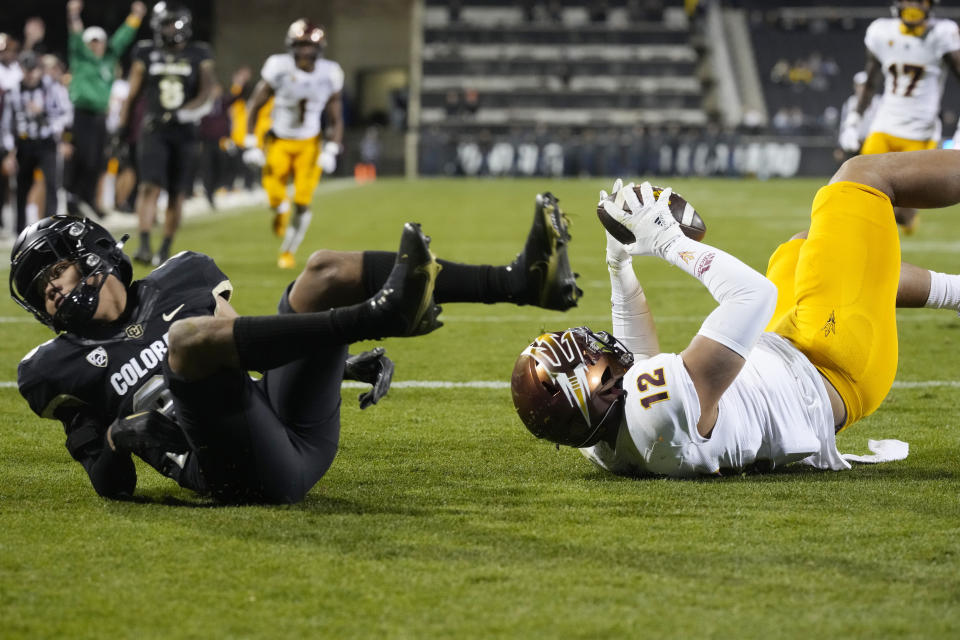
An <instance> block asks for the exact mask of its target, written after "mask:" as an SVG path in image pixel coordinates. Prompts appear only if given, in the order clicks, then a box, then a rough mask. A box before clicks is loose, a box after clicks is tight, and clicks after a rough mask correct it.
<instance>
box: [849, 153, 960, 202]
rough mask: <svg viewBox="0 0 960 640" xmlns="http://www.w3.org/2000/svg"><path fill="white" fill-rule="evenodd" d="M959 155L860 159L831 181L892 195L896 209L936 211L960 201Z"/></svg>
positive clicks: (921, 154) (861, 157)
mask: <svg viewBox="0 0 960 640" xmlns="http://www.w3.org/2000/svg"><path fill="white" fill-rule="evenodd" d="M958 176H960V153H958V152H957V151H955V150H952V149H931V150H928V151H905V152H902V153H881V154H876V155H869V156H857V157H856V158H851V159H850V160H847V161H846V162H844V163H843V165H842V166H841V167H840V169H838V170H837V172H836V173H835V174H834V175H833V178H832V179H831V180H830V182H831V183H833V182H842V181H849V182H858V183H860V184H865V185H867V186H869V187H873V188H874V189H877V190H879V191H882V192H883V193H885V194H887V196H889V198H890V201H891V202H892V203H893V206H895V207H912V208H915V209H937V208H940V207H948V206H950V205H954V204H957V203H958V202H960V179H958Z"/></svg>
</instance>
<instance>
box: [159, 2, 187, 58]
mask: <svg viewBox="0 0 960 640" xmlns="http://www.w3.org/2000/svg"><path fill="white" fill-rule="evenodd" d="M165 27H166V28H165ZM150 28H151V29H152V30H153V41H154V43H156V45H157V46H158V47H172V46H174V45H178V44H182V43H184V42H187V41H189V40H190V38H192V37H193V16H192V15H191V13H190V10H189V9H187V8H185V7H177V6H171V5H170V4H169V3H167V2H158V3H157V4H155V5H153V15H151V16H150Z"/></svg>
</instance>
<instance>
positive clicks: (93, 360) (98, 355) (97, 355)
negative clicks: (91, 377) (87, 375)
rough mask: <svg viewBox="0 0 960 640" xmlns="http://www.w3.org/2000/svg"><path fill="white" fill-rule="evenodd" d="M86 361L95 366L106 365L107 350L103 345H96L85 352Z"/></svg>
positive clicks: (102, 366)
mask: <svg viewBox="0 0 960 640" xmlns="http://www.w3.org/2000/svg"><path fill="white" fill-rule="evenodd" d="M87 362H89V363H90V364H92V365H93V366H95V367H101V368H104V367H106V366H107V350H106V349H104V348H103V347H97V348H96V349H94V350H93V351H91V352H90V353H88V354H87Z"/></svg>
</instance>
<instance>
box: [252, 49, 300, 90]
mask: <svg viewBox="0 0 960 640" xmlns="http://www.w3.org/2000/svg"><path fill="white" fill-rule="evenodd" d="M294 67H295V64H294V62H293V58H292V57H291V56H290V55H289V54H286V53H278V54H274V55H272V56H270V57H269V58H267V61H266V62H264V63H263V69H261V70H260V77H261V78H263V79H264V81H265V82H266V83H267V84H269V85H270V88H271V89H273V90H274V91H276V90H277V89H279V88H280V86H281V83H282V82H283V79H284V77H285V76H289V75H290V74H292V73H293V71H294Z"/></svg>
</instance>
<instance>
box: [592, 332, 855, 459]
mask: <svg viewBox="0 0 960 640" xmlns="http://www.w3.org/2000/svg"><path fill="white" fill-rule="evenodd" d="M823 385H824V382H823V380H822V378H821V376H820V373H819V372H818V371H817V370H816V368H814V366H813V365H812V364H810V361H809V360H807V358H806V357H805V356H804V355H803V354H802V353H800V352H799V351H798V350H797V349H796V348H794V347H793V346H792V345H791V344H790V343H789V342H788V341H787V340H785V339H784V338H782V337H780V336H778V335H776V334H774V333H764V334H763V335H762V336H761V337H760V339H759V341H758V342H757V345H756V347H754V349H753V351H751V352H750V357H749V358H747V361H746V363H745V364H744V367H743V370H742V371H741V372H740V375H738V376H737V378H736V380H734V382H733V384H732V385H730V387H729V388H728V389H727V391H726V392H725V393H724V394H723V396H722V397H721V399H720V413H719V416H718V418H717V422H716V425H715V426H714V428H713V431H712V432H711V434H710V437H708V438H705V437H703V436H701V435H700V434H699V433H698V432H697V422H698V421H699V420H700V401H699V400H698V397H697V391H696V389H695V388H694V386H693V380H692V379H691V378H690V374H689V373H687V369H686V366H685V365H684V364H683V360H682V358H681V357H680V356H679V355H678V354H675V353H661V354H659V355H656V356H654V357H652V358H649V359H647V360H642V361H640V362H637V363H635V364H634V365H633V367H631V368H630V370H629V371H628V372H627V373H626V375H625V376H624V379H623V389H624V391H625V392H626V407H625V411H624V420H623V423H622V424H621V425H620V430H619V432H618V434H617V440H616V446H615V447H611V446H610V445H609V444H608V443H606V442H600V443H599V444H597V445H595V446H593V447H589V448H586V449H581V450H580V451H581V452H582V453H583V454H584V455H585V456H586V457H587V458H589V459H590V460H591V461H593V462H594V463H595V464H597V465H598V466H600V467H603V468H604V469H607V470H608V471H612V472H613V473H616V474H620V475H647V474H655V475H666V476H672V477H695V476H698V475H703V474H719V473H722V472H724V471H740V470H742V469H744V468H745V467H747V466H750V465H763V467H764V469H772V468H774V467H779V466H783V465H786V464H790V463H791V462H797V461H802V462H804V463H806V464H809V465H812V466H814V467H817V468H821V469H835V470H839V469H848V468H849V467H850V465H849V464H848V463H847V462H846V461H844V460H843V458H842V457H841V456H840V453H839V452H838V451H837V447H836V438H835V435H834V428H833V412H832V410H831V408H830V399H829V397H828V396H827V391H826V388H825V387H824V386H823Z"/></svg>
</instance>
